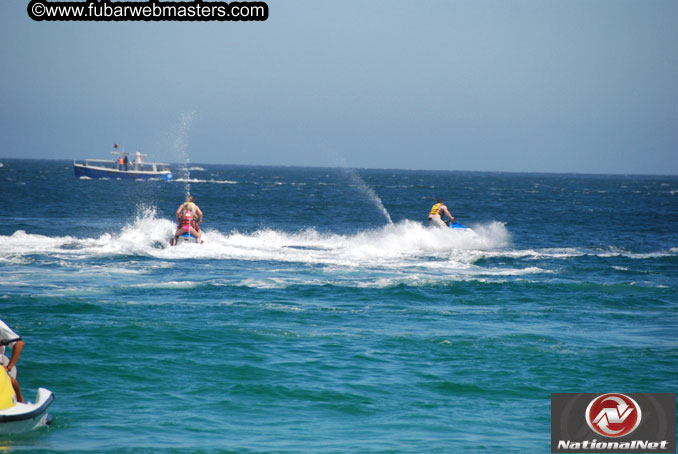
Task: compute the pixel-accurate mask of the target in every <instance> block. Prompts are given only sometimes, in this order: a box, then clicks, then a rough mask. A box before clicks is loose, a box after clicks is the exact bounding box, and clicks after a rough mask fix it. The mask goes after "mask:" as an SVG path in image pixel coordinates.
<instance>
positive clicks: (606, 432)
mask: <svg viewBox="0 0 678 454" xmlns="http://www.w3.org/2000/svg"><path fill="white" fill-rule="evenodd" d="M641 418H642V413H641V411H640V406H639V405H638V403H637V402H636V401H635V400H633V399H631V398H630V397H629V396H627V395H624V394H616V393H610V394H603V395H600V396H598V397H596V398H595V399H593V400H592V401H591V403H589V405H588V407H586V422H587V424H588V425H589V427H590V428H591V430H593V431H594V432H595V433H597V434H600V435H602V436H604V437H610V438H616V437H623V436H624V435H628V434H630V433H631V432H633V431H634V430H636V428H637V427H638V424H640V419H641Z"/></svg>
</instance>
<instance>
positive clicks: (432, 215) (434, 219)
mask: <svg viewBox="0 0 678 454" xmlns="http://www.w3.org/2000/svg"><path fill="white" fill-rule="evenodd" d="M443 216H447V220H445V221H443ZM453 220H454V216H452V215H451V214H450V211H449V210H448V209H447V206H446V205H445V202H444V200H443V199H438V201H437V202H436V204H435V205H433V206H432V207H431V211H430V212H429V213H428V225H434V226H437V227H447V226H449V225H450V222H452V221H453Z"/></svg>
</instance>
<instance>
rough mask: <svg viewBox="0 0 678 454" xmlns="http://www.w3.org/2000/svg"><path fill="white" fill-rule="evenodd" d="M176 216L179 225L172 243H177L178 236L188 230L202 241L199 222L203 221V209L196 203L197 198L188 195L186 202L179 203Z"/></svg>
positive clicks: (199, 241)
mask: <svg viewBox="0 0 678 454" xmlns="http://www.w3.org/2000/svg"><path fill="white" fill-rule="evenodd" d="M176 216H177V220H178V221H179V227H178V228H177V231H176V233H175V234H174V240H173V241H172V244H174V245H176V244H177V238H179V236H181V235H183V234H184V233H186V232H188V233H190V234H191V235H193V236H194V237H195V238H196V240H197V241H198V243H201V242H202V240H201V239H200V236H201V232H200V226H199V225H198V223H200V222H202V211H201V210H200V207H199V206H198V205H197V204H196V203H195V198H194V197H193V196H192V195H189V196H188V198H187V199H186V202H184V203H182V204H181V205H179V208H177V213H176Z"/></svg>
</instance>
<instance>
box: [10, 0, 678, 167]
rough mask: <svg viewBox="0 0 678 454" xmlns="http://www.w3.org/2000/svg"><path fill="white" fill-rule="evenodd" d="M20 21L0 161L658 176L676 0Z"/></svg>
mask: <svg viewBox="0 0 678 454" xmlns="http://www.w3.org/2000/svg"><path fill="white" fill-rule="evenodd" d="M266 3H267V4H268V5H269V19H268V20H267V21H265V22H211V23H203V22H34V21H33V20H31V19H30V18H29V17H28V14H27V12H26V5H27V4H28V0H0V158H18V157H25V158H48V159H73V158H78V159H81V158H85V157H89V158H101V157H106V156H108V153H109V151H111V148H112V145H113V144H114V143H119V144H125V146H126V148H127V150H128V151H136V150H137V149H141V150H142V151H143V152H145V153H148V154H149V155H150V157H149V158H154V159H155V160H160V161H171V162H180V161H182V160H184V159H189V160H190V161H191V162H194V163H223V164H263V165H309V166H337V165H347V166H349V167H371V168H404V169H445V170H489V171H531V172H535V171H536V172H542V171H543V172H585V173H650V174H657V173H659V174H678V2H677V1H675V0H668V1H661V0H653V1H644V0H643V1H619V0H614V1H604V0H601V1H583V0H582V1H545V0H538V1H536V0H535V1H510V0H500V1H470V0H469V1H455V0H445V1H433V0H426V1H421V2H413V1H401V0H385V1H369V0H365V1H357V0H356V1H353V0H341V1H319V0H308V1H297V0H269V1H267V2H266Z"/></svg>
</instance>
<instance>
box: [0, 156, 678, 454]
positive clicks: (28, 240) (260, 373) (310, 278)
mask: <svg viewBox="0 0 678 454" xmlns="http://www.w3.org/2000/svg"><path fill="white" fill-rule="evenodd" d="M1 161H2V163H3V166H2V167H0V181H2V182H3V186H4V188H5V191H4V192H3V195H1V196H0V200H2V202H1V206H2V207H3V208H4V209H5V211H6V223H5V229H4V233H3V234H2V235H0V242H1V243H2V250H3V254H2V257H0V278H1V279H2V282H3V285H2V288H1V290H0V318H2V319H3V320H5V321H6V322H7V323H8V324H10V325H11V326H12V327H13V328H14V329H15V331H17V332H19V334H21V335H22V336H23V337H24V339H25V341H26V349H25V350H24V354H23V356H22V358H21V362H20V378H21V383H22V387H23V389H24V393H25V395H26V396H27V397H30V398H32V396H34V394H35V389H36V388H37V387H39V386H44V387H47V388H49V389H51V390H52V391H54V393H55V395H56V401H55V403H54V404H53V406H52V407H51V413H52V414H53V415H54V416H55V422H54V424H53V425H52V427H51V428H49V429H42V430H39V431H36V432H34V433H31V434H28V435H22V436H13V437H5V438H4V439H2V440H0V444H1V445H2V446H5V447H8V448H9V449H12V450H16V451H20V452H40V451H44V452H110V453H127V452H129V453H132V452H135V453H136V452H205V453H212V452H220V453H222V452H223V453H230V452H233V453H299V452H302V453H333V452H336V453H345V452H361V453H422V452H431V453H449V452H548V449H549V448H548V446H549V443H550V394H551V393H552V392H611V391H614V392H675V391H676V388H677V386H676V385H677V384H678V380H677V379H676V377H677V376H678V332H677V331H676V326H678V298H677V297H676V295H677V294H678V293H677V289H678V228H677V227H676V226H678V178H676V177H634V176H579V175H533V174H529V175H520V174H492V173H489V174H486V173H458V172H424V171H391V170H341V169H304V168H267V167H240V166H213V165H194V166H193V167H192V168H191V170H190V171H187V172H185V174H184V177H182V178H179V180H178V181H175V182H171V183H163V182H125V181H106V180H104V181H101V180H98V181H97V180H78V179H75V178H74V177H73V173H72V168H71V164H70V163H69V162H63V161H48V162H38V161H23V160H1ZM188 191H190V192H191V193H193V194H195V195H196V198H197V202H198V204H199V205H200V206H201V208H202V210H203V211H204V212H205V222H204V223H203V229H204V232H205V244H204V245H202V246H197V245H195V246H192V245H189V246H182V247H178V248H169V247H168V246H167V240H168V238H169V237H170V236H171V234H172V231H173V229H174V224H173V222H172V217H173V213H174V211H175V210H176V206H177V205H178V203H179V201H180V200H181V199H182V198H183V197H184V195H185V194H186V192H188ZM438 196H442V197H445V198H446V201H447V203H448V205H449V207H450V210H451V211H452V213H453V214H455V215H457V217H458V220H459V221H461V222H463V223H464V224H466V225H469V226H471V227H472V228H473V229H474V231H475V234H473V235H467V234H464V233H462V232H453V231H436V230H430V229H428V228H426V227H425V226H424V224H423V220H424V219H425V216H426V213H427V212H428V209H429V208H430V206H431V205H432V204H433V199H434V198H435V197H438ZM389 217H390V218H391V219H392V221H393V223H389V221H388V218H389Z"/></svg>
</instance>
